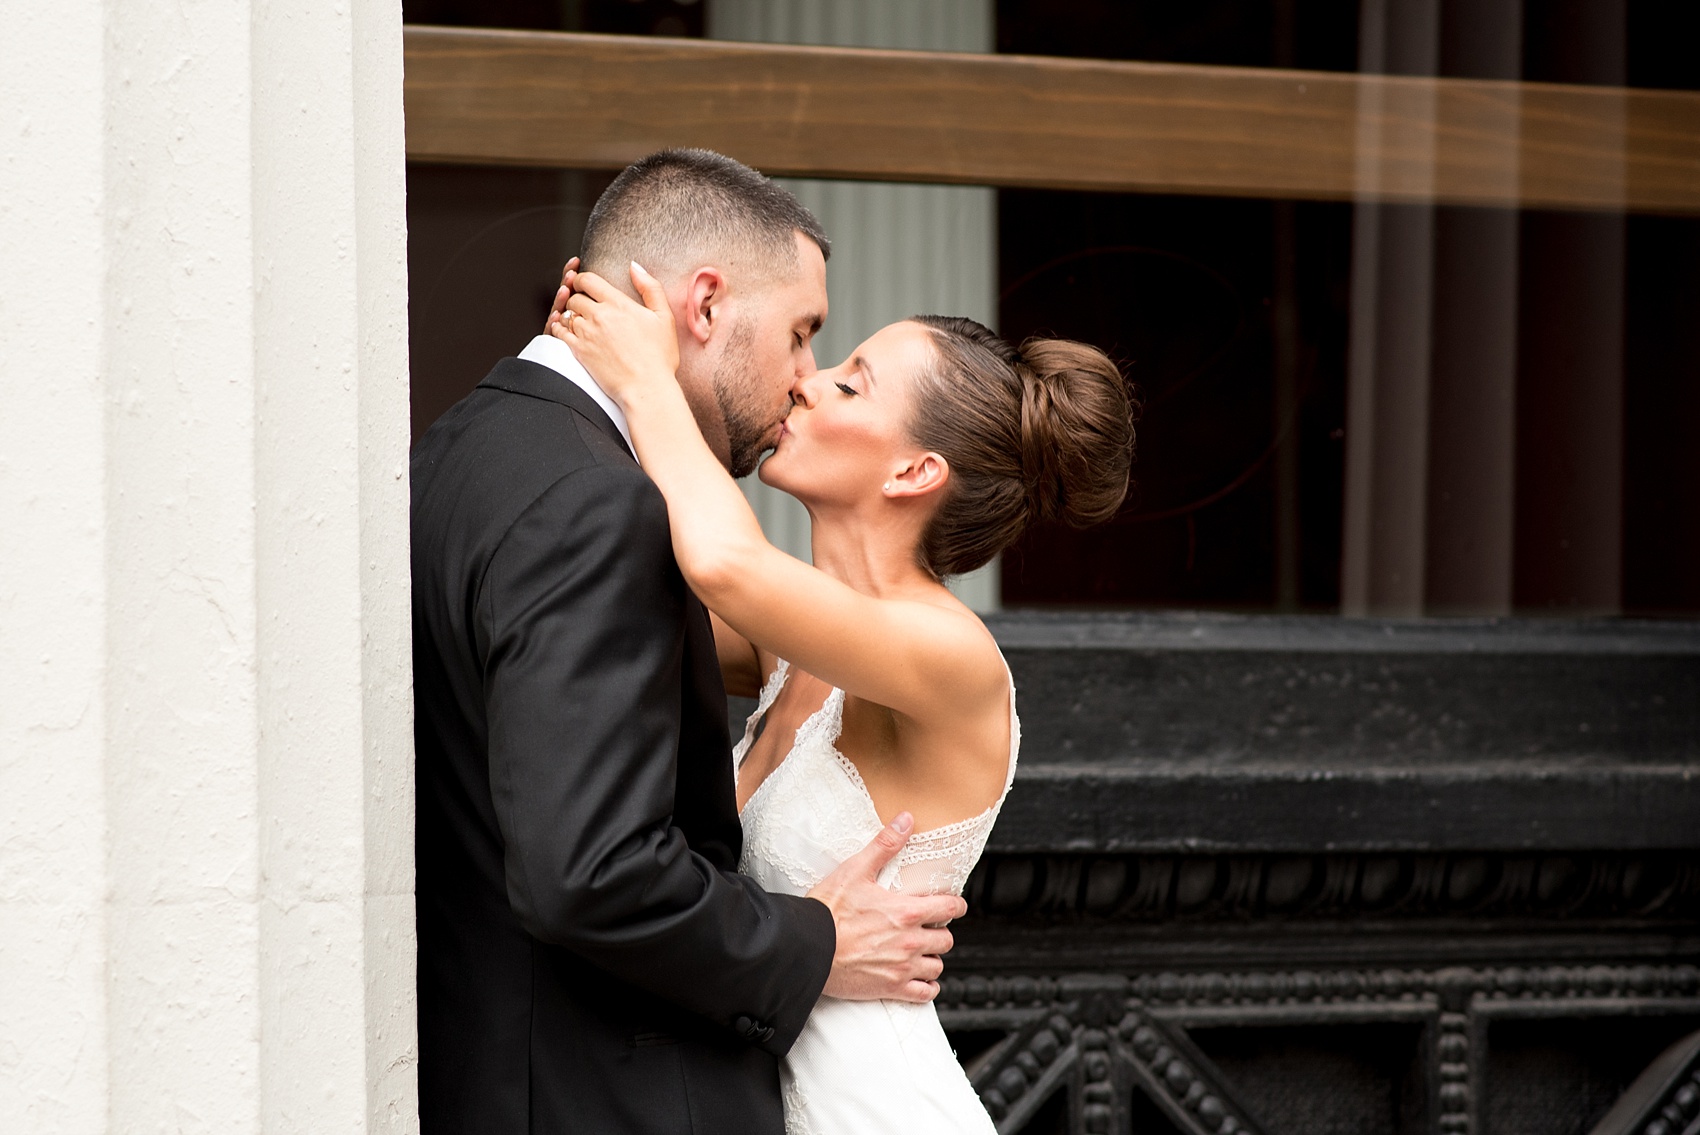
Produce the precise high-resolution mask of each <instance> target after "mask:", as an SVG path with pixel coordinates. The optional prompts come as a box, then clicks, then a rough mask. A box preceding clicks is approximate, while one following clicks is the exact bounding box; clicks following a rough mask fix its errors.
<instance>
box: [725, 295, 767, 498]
mask: <svg viewBox="0 0 1700 1135" xmlns="http://www.w3.org/2000/svg"><path fill="white" fill-rule="evenodd" d="M754 343H755V328H754V327H752V326H751V324H750V321H749V320H748V319H743V320H739V321H738V322H737V323H735V324H734V325H733V326H732V327H731V328H730V330H729V333H728V336H727V340H726V347H725V349H724V350H722V351H721V352H720V357H719V359H717V360H716V361H715V364H714V373H713V375H712V381H711V385H712V387H713V389H714V400H715V402H716V404H718V405H719V407H720V417H721V419H722V420H723V421H724V422H725V423H726V441H727V447H728V449H729V450H730V452H731V473H732V476H734V477H747V476H749V475H750V474H751V473H753V472H755V468H756V466H757V465H758V464H760V463H761V459H762V455H763V454H765V453H766V452H767V450H768V449H769V448H771V446H770V445H769V444H768V440H767V439H768V436H769V435H770V434H771V433H772V432H773V426H774V422H773V421H772V420H771V414H772V411H771V409H769V408H768V407H767V405H766V404H765V395H764V393H763V389H762V382H761V379H760V377H759V376H758V375H757V374H756V360H755V350H754Z"/></svg>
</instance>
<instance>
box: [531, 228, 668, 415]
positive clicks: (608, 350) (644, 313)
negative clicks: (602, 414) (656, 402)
mask: <svg viewBox="0 0 1700 1135" xmlns="http://www.w3.org/2000/svg"><path fill="white" fill-rule="evenodd" d="M631 272H632V283H633V285H634V286H635V287H636V288H637V292H638V295H639V296H641V297H642V298H643V303H641V304H639V303H637V302H636V301H634V300H633V299H632V298H631V297H630V296H628V295H626V294H625V293H624V292H622V291H620V290H619V289H618V288H616V287H614V286H613V285H612V284H610V283H609V282H608V281H607V280H604V279H603V278H602V277H600V276H598V275H597V274H596V273H594V272H580V273H577V275H576V276H575V277H574V279H573V282H572V289H571V292H572V294H571V295H569V296H568V297H567V298H566V301H565V311H564V312H563V313H562V314H561V315H560V317H559V318H555V317H553V316H552V317H551V319H550V324H549V333H550V334H551V335H554V336H555V337H556V338H557V339H560V340H562V341H563V342H565V343H566V344H567V346H569V347H571V348H572V349H573V354H574V355H575V356H577V357H578V360H579V361H580V362H582V363H583V364H584V365H585V369H587V370H589V371H590V373H591V374H592V375H594V376H595V378H596V382H597V385H599V386H601V387H602V389H603V390H605V391H607V392H608V394H609V395H610V396H611V397H613V398H614V399H616V400H618V401H621V402H625V401H627V400H628V398H629V396H630V395H631V394H632V393H633V392H634V391H636V390H638V389H640V388H642V387H643V386H644V384H646V383H653V382H658V381H671V380H672V379H673V376H674V374H675V373H676V372H677V371H678V369H679V339H678V336H677V335H676V334H675V332H674V329H673V312H672V309H671V307H670V306H669V304H668V301H667V292H666V290H665V289H664V288H662V286H661V283H660V281H658V280H657V279H656V278H655V277H653V276H651V275H650V274H649V273H648V272H646V271H644V269H643V267H642V266H641V265H639V264H637V263H635V262H634V263H633V264H632V267H631Z"/></svg>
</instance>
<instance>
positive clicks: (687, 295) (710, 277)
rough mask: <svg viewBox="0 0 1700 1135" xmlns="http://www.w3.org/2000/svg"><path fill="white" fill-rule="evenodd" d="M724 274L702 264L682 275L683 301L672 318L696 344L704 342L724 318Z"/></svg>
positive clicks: (711, 266)
mask: <svg viewBox="0 0 1700 1135" xmlns="http://www.w3.org/2000/svg"><path fill="white" fill-rule="evenodd" d="M725 303H726V274H725V273H724V272H722V271H721V270H720V269H718V268H716V267H714V266H713V265H704V266H703V267H701V268H698V269H696V270H695V271H694V272H692V273H691V274H690V275H689V276H687V277H686V278H685V290H684V296H683V300H682V304H681V306H680V308H679V310H676V311H675V312H674V313H673V314H674V318H676V319H677V320H678V321H679V327H680V329H681V330H682V331H683V332H684V333H685V334H687V335H689V336H691V338H693V339H695V340H696V341H697V342H698V343H699V344H706V343H707V342H708V341H709V339H710V338H711V337H712V336H713V335H714V332H715V331H716V329H717V328H718V325H719V324H720V322H721V321H722V320H723V319H725V313H724V310H723V308H724V306H725Z"/></svg>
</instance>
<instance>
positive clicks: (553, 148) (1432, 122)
mask: <svg viewBox="0 0 1700 1135" xmlns="http://www.w3.org/2000/svg"><path fill="white" fill-rule="evenodd" d="M406 37H407V83H406V100H407V152H408V157H409V158H410V159H411V160H414V161H422V162H451V163H465V164H492V163H493V164H519V165H532V166H576V167H586V168H617V167H619V166H623V165H625V164H627V163H628V162H630V161H632V160H634V159H636V158H638V157H640V156H642V155H643V154H645V153H648V152H650V151H652V150H655V149H659V148H661V147H664V146H681V145H691V146H706V147H709V148H711V149H715V150H720V151H722V152H724V153H727V154H731V155H733V156H735V157H737V158H740V159H741V160H743V161H745V162H748V163H749V164H751V165H753V166H756V167H757V168H759V169H762V170H765V171H767V172H768V173H773V174H792V175H799V176H808V177H834V178H864V179H876V180H889V181H934V182H955V183H966V184H976V185H1002V186H1033V187H1043V188H1056V189H1096V190H1114V191H1135V192H1153V193H1187V194H1209V195H1226V196H1250V197H1285V198H1301V199H1302V198H1309V199H1323V200H1344V199H1360V200H1362V199H1372V200H1388V201H1419V202H1420V201H1435V202H1441V203H1447V204H1470V205H1501V206H1507V205H1521V206H1527V207H1539V208H1581V209H1629V210H1637V211H1653V212H1678V213H1683V212H1697V211H1700V94H1695V93H1689V92H1678V91H1658V90H1630V89H1624V88H1615V87H1581V86H1559V85H1554V84H1544V83H1515V82H1494V81H1481V80H1465V79H1422V78H1401V77H1387V76H1369V75H1354V74H1343V73H1336V72H1318V71H1278V70H1271V69H1264V68H1246V67H1200V66H1186V65H1179V64H1151V63H1106V62H1097V61H1091V60H1077V59H1055V58H1040V57H1029V56H1012V55H965V54H943V53H933V52H909V51H871V50H861V49H851V48H819V47H788V46H775V45H768V44H751V43H726V42H719V41H708V40H688V39H652V38H635V37H623V36H600V35H574V34H565V33H551V32H505V31H483V30H477V31H474V30H465V29H450V28H431V27H417V26H410V27H409V28H408V29H407V32H406Z"/></svg>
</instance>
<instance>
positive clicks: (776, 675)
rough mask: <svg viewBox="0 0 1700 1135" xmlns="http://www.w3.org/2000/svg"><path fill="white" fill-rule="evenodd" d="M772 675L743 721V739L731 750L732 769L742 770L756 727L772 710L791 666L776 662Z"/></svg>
mask: <svg viewBox="0 0 1700 1135" xmlns="http://www.w3.org/2000/svg"><path fill="white" fill-rule="evenodd" d="M778 662H779V664H778V665H777V666H775V667H774V668H773V673H771V674H769V675H768V676H767V684H766V685H764V686H762V688H761V694H760V696H758V697H757V698H756V708H755V711H754V712H753V713H751V714H750V716H749V717H747V718H745V719H744V739H743V740H741V741H739V742H738V747H737V748H735V749H733V750H732V767H733V769H734V770H736V769H739V768H742V767H743V765H744V757H745V756H747V755H748V754H749V751H750V746H751V745H752V744H754V743H755V739H756V726H757V725H759V724H761V719H762V718H763V717H765V716H767V711H768V710H770V709H772V708H773V702H774V699H775V698H777V697H779V691H780V690H782V689H784V688H785V678H786V676H787V675H789V674H790V673H791V664H790V663H789V662H787V661H785V659H783V658H781V659H779V660H778Z"/></svg>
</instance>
